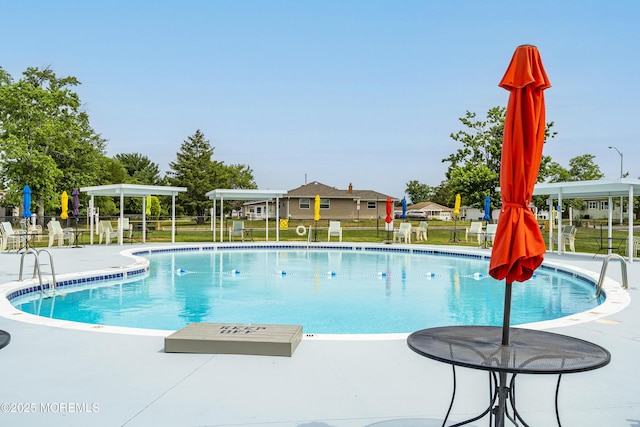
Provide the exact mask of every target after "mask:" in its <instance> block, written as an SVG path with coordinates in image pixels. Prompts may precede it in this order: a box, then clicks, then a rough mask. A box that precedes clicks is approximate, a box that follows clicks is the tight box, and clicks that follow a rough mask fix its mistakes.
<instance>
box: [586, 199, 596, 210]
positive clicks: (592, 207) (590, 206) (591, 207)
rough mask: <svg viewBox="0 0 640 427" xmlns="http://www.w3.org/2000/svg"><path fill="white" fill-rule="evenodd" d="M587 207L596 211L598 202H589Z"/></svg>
mask: <svg viewBox="0 0 640 427" xmlns="http://www.w3.org/2000/svg"><path fill="white" fill-rule="evenodd" d="M587 206H588V209H598V202H596V201H594V200H591V201H589V203H588V204H587Z"/></svg>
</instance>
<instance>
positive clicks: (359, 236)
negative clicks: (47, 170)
mask: <svg viewBox="0 0 640 427" xmlns="http://www.w3.org/2000/svg"><path fill="white" fill-rule="evenodd" d="M401 221H402V220H394V226H395V228H397V227H398V226H399V224H400V222H401ZM409 222H411V224H412V225H413V226H414V227H417V226H418V225H419V221H409ZM230 224H231V221H226V222H225V227H228V226H229V225H230ZM299 225H303V226H305V227H306V228H307V232H308V231H309V226H313V229H312V233H314V235H312V239H313V238H314V237H315V234H316V231H315V224H314V222H313V221H294V220H292V221H289V226H288V229H286V230H282V229H281V230H280V241H285V242H287V241H307V240H308V236H307V235H306V234H305V235H304V236H298V234H297V233H296V227H298V226H299ZM328 225H329V224H328V221H327V220H320V221H318V224H317V241H319V242H326V241H327V229H328ZM341 225H342V227H343V228H342V240H343V241H345V242H383V241H386V240H387V238H392V233H390V234H389V237H387V232H386V231H385V230H384V226H385V223H384V221H383V220H378V221H376V220H363V221H360V222H356V221H342V222H341ZM244 226H245V228H250V229H252V234H253V238H254V240H255V241H256V242H260V241H265V230H264V227H265V222H264V221H247V220H245V221H244ZM468 226H469V221H457V222H454V221H429V233H428V237H429V239H428V241H426V242H424V241H423V242H416V241H415V235H414V236H413V237H414V241H413V243H412V244H414V245H420V244H424V243H428V244H433V245H443V246H446V245H458V246H460V245H461V246H469V247H475V246H477V238H476V237H475V236H469V240H468V241H465V239H464V234H465V233H464V230H465V228H466V227H468ZM623 227H624V228H616V229H614V230H613V237H614V238H620V239H626V237H627V228H626V226H623ZM454 230H456V231H457V239H456V241H455V242H454V241H452V237H453V231H454ZM554 231H555V230H554ZM601 233H602V239H603V240H604V242H603V245H606V238H607V229H606V224H603V226H602V229H601V228H600V225H597V226H596V227H595V228H593V226H592V227H590V228H586V227H579V228H578V229H577V233H576V238H575V239H576V240H575V247H576V251H577V252H586V253H596V251H598V248H599V246H600V240H601ZM216 234H217V236H216V237H217V240H218V241H219V239H220V235H219V234H218V233H216ZM275 236H276V230H275V223H274V221H270V222H269V241H275ZM543 236H544V238H545V241H548V233H547V232H544V231H543ZM88 239H89V238H88V235H87V233H85V234H84V236H83V242H84V243H86V242H87V241H88ZM47 240H48V239H47V238H46V237H45V238H43V239H41V241H40V242H38V243H37V244H36V246H39V247H42V246H46V245H47ZM226 240H227V233H226V232H225V241H226ZM236 240H237V239H236ZM133 241H134V242H140V241H141V234H140V232H136V233H135V234H134V239H133ZM170 241H171V222H170V221H163V222H162V224H161V229H157V230H152V231H151V232H150V233H149V234H147V242H153V243H156V242H170ZM176 241H177V242H212V241H213V233H212V231H211V225H210V224H203V225H195V224H193V222H191V221H189V222H187V221H181V222H178V225H177V227H176ZM332 241H334V242H335V241H337V238H336V237H333V238H332ZM94 242H95V243H97V236H95V238H94ZM619 243H621V245H620V251H619V252H620V253H622V254H625V253H626V241H622V242H620V241H614V246H615V247H618V244H619ZM567 249H569V248H568V246H567ZM602 252H603V251H601V253H602Z"/></svg>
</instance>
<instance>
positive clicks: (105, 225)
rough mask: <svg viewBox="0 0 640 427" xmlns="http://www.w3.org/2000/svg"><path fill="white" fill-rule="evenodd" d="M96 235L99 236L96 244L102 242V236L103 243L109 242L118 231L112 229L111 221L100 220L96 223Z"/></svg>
mask: <svg viewBox="0 0 640 427" xmlns="http://www.w3.org/2000/svg"><path fill="white" fill-rule="evenodd" d="M98 235H99V236H100V238H99V239H98V244H99V245H100V244H102V238H104V240H105V244H107V245H108V244H109V243H111V238H112V237H117V236H118V232H117V231H114V230H113V227H112V226H111V221H100V222H99V223H98Z"/></svg>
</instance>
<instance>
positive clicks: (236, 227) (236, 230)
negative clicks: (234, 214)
mask: <svg viewBox="0 0 640 427" xmlns="http://www.w3.org/2000/svg"><path fill="white" fill-rule="evenodd" d="M234 237H240V239H241V240H242V241H243V242H244V221H233V224H232V225H231V227H229V241H230V242H232V241H233V238H234Z"/></svg>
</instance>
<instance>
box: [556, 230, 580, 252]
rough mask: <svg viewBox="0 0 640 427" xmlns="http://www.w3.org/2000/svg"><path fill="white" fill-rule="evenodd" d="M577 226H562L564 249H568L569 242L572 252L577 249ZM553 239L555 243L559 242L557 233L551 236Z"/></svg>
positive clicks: (561, 238)
mask: <svg viewBox="0 0 640 427" xmlns="http://www.w3.org/2000/svg"><path fill="white" fill-rule="evenodd" d="M576 231H577V229H576V227H575V226H573V225H565V226H564V227H562V234H561V237H560V240H562V250H563V251H565V252H566V251H567V243H568V244H569V249H571V252H575V251H576V246H575V240H576ZM551 241H552V242H553V243H558V237H557V235H555V234H554V235H553V236H551Z"/></svg>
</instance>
